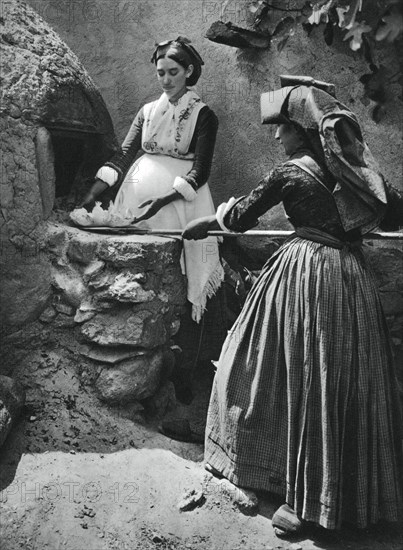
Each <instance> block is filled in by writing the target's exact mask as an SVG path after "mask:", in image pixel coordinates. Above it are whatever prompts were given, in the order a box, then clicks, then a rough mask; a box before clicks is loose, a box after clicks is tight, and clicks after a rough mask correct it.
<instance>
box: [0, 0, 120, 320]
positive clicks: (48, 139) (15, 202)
mask: <svg viewBox="0 0 403 550" xmlns="http://www.w3.org/2000/svg"><path fill="white" fill-rule="evenodd" d="M0 22H1V25H2V31H1V41H0V47H1V58H2V75H1V78H2V96H3V97H2V104H1V110H0V115H1V116H0V125H1V133H2V139H1V145H0V146H1V157H2V170H1V181H0V184H1V188H0V200H1V214H2V215H1V221H0V231H1V234H0V238H1V241H0V244H1V257H0V263H1V266H0V275H1V290H0V293H1V294H0V299H1V301H0V306H1V315H2V322H3V328H4V327H6V328H8V327H15V326H21V325H23V324H24V323H26V322H29V321H31V320H33V319H35V318H36V317H37V316H38V315H39V314H40V312H41V311H42V309H43V308H44V306H45V304H46V301H47V298H48V295H49V291H50V270H49V265H48V260H47V259H46V257H45V254H42V253H41V246H42V239H43V235H44V230H45V225H46V221H45V220H47V219H48V218H49V217H51V216H52V211H54V209H55V208H60V207H63V205H64V206H65V205H66V203H67V204H70V205H71V206H72V205H73V204H74V203H75V202H76V201H77V199H78V197H79V195H80V194H82V193H84V191H85V188H86V186H88V185H89V183H90V182H89V180H90V178H91V177H93V175H94V174H95V172H96V170H97V168H98V167H99V166H101V165H102V163H103V162H104V161H105V160H106V159H107V158H109V157H110V156H111V155H112V154H113V152H114V150H116V147H117V143H116V138H115V135H114V131H113V126H112V122H111V119H110V116H109V113H108V111H107V108H106V106H105V103H104V101H103V99H102V97H101V95H100V93H99V91H98V90H97V88H96V86H95V85H94V83H93V81H92V80H91V78H90V77H89V75H88V74H87V72H86V70H85V69H84V67H83V66H82V64H81V63H80V61H79V60H78V58H77V57H76V55H75V54H74V53H73V52H72V51H71V50H70V49H69V48H68V47H67V45H66V44H65V43H64V42H63V41H62V40H61V39H60V38H59V36H58V35H57V34H56V33H55V32H54V31H53V30H52V28H51V27H49V25H48V24H47V23H46V22H45V21H44V20H43V19H41V17H39V16H38V14H36V13H35V11H34V10H33V9H32V8H30V7H29V6H27V5H26V4H24V3H23V2H20V1H18V0H3V9H2V18H1V21H0Z"/></svg>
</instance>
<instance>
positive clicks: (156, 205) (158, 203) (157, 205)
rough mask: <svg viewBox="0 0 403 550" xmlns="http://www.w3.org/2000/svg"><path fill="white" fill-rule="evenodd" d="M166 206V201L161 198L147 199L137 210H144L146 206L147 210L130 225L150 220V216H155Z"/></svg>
mask: <svg viewBox="0 0 403 550" xmlns="http://www.w3.org/2000/svg"><path fill="white" fill-rule="evenodd" d="M166 204H167V203H166V201H165V200H164V199H163V198H161V197H158V198H157V199H148V200H147V201H144V202H142V203H141V204H139V205H138V208H144V207H146V206H148V208H147V210H146V211H145V212H144V214H142V215H141V216H139V217H138V218H134V220H133V221H132V223H137V222H141V221H143V220H148V219H149V218H152V216H155V214H156V213H157V212H159V211H160V210H161V208H163V207H164V206H165V205H166Z"/></svg>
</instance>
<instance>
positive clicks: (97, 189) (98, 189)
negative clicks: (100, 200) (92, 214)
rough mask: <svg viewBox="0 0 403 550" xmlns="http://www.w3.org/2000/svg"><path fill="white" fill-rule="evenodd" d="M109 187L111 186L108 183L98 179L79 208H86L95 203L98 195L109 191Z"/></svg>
mask: <svg viewBox="0 0 403 550" xmlns="http://www.w3.org/2000/svg"><path fill="white" fill-rule="evenodd" d="M108 187H109V185H108V184H107V183H105V182H104V181H102V180H100V179H96V180H95V183H93V185H92V186H91V189H90V190H89V191H88V193H87V194H86V195H85V196H84V198H83V199H82V201H81V202H80V203H79V204H78V205H77V208H85V207H86V206H88V205H90V204H91V203H93V202H95V199H96V198H97V197H98V195H100V194H101V193H102V192H103V191H105V190H106V189H108Z"/></svg>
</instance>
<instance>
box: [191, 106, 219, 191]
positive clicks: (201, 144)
mask: <svg viewBox="0 0 403 550" xmlns="http://www.w3.org/2000/svg"><path fill="white" fill-rule="evenodd" d="M217 130H218V119H217V117H216V115H215V114H214V113H213V111H212V110H211V109H210V108H209V107H207V106H205V107H203V109H201V111H200V113H199V116H198V118H197V122H196V128H195V131H194V134H193V138H192V141H191V142H190V146H189V151H190V152H194V155H195V156H194V160H193V165H192V168H191V170H190V171H189V172H188V173H187V174H186V175H185V176H184V178H183V179H184V180H186V181H187V182H188V183H189V184H190V185H191V186H192V187H193V189H195V190H196V189H198V188H199V187H201V186H202V185H203V184H205V183H206V181H207V180H208V178H209V175H210V170H211V164H212V160H213V155H214V147H215V142H216V137H217Z"/></svg>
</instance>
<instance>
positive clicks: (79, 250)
mask: <svg viewBox="0 0 403 550" xmlns="http://www.w3.org/2000/svg"><path fill="white" fill-rule="evenodd" d="M98 245H99V241H98V240H97V239H96V238H95V237H94V236H93V235H87V234H83V235H80V236H79V237H76V238H73V239H72V240H71V241H70V243H69V246H68V248H67V255H68V257H69V258H70V259H71V260H72V261H73V262H78V263H80V264H89V263H91V262H93V261H95V260H96V259H97V249H98Z"/></svg>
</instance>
